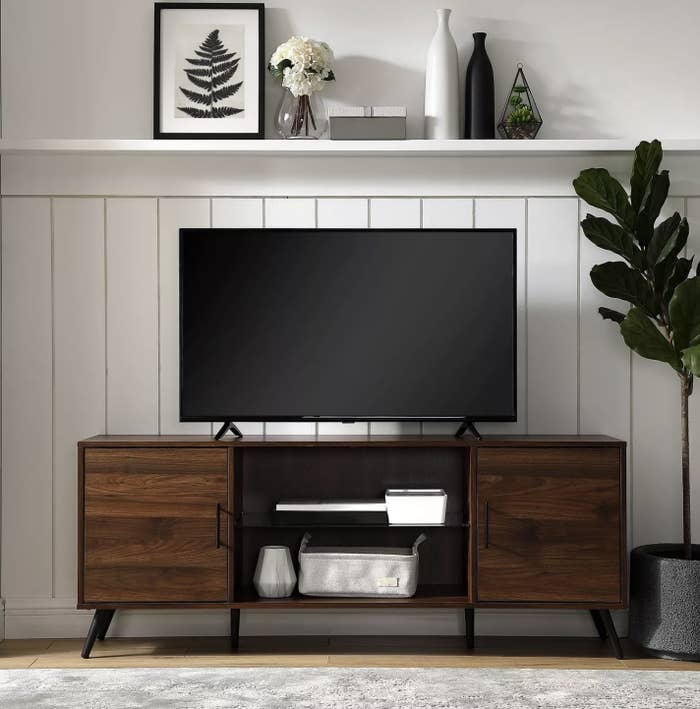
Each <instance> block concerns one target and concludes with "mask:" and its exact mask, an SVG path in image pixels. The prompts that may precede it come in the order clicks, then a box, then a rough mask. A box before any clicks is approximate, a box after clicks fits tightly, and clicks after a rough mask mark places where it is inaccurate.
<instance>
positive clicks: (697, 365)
mask: <svg viewBox="0 0 700 709" xmlns="http://www.w3.org/2000/svg"><path fill="white" fill-rule="evenodd" d="M683 364H684V365H685V366H686V368H687V369H688V370H689V371H690V373H691V374H693V375H694V376H696V377H700V344H699V345H693V346H692V347H686V348H685V349H684V350H683Z"/></svg>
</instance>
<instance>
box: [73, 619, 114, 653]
mask: <svg viewBox="0 0 700 709" xmlns="http://www.w3.org/2000/svg"><path fill="white" fill-rule="evenodd" d="M113 615H114V610H110V609H103V608H99V609H98V610H96V611H95V615H94V616H93V617H92V623H90V630H88V634H87V637H86V638H85V644H84V645H83V651H82V652H81V653H80V656H81V657H82V658H83V659H84V660H87V658H88V657H90V653H91V652H92V646H93V645H94V644H95V640H97V638H98V637H100V635H101V636H102V638H104V634H105V633H106V632H107V628H108V627H109V623H110V621H111V620H112V616H113Z"/></svg>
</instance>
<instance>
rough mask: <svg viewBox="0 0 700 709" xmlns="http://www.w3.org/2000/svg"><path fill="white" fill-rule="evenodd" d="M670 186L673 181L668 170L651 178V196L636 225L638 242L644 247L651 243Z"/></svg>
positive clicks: (645, 203)
mask: <svg viewBox="0 0 700 709" xmlns="http://www.w3.org/2000/svg"><path fill="white" fill-rule="evenodd" d="M670 186H671V181H670V180H669V177H668V170H662V171H661V172H660V173H659V174H658V175H654V176H653V177H652V178H651V187H650V188H649V195H648V197H647V199H646V201H645V202H644V209H642V211H641V212H640V213H639V216H638V218H637V222H636V225H635V226H636V234H637V240H638V241H639V243H640V244H642V245H643V246H646V245H647V244H648V243H649V242H650V241H651V238H652V235H653V233H654V225H655V224H656V220H657V219H658V218H659V214H661V209H662V208H663V206H664V203H665V202H666V197H668V190H669V188H670Z"/></svg>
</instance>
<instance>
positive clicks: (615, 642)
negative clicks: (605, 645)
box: [598, 610, 625, 660]
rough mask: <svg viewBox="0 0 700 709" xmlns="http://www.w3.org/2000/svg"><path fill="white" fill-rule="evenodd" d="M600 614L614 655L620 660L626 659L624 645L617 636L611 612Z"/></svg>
mask: <svg viewBox="0 0 700 709" xmlns="http://www.w3.org/2000/svg"><path fill="white" fill-rule="evenodd" d="M598 613H600V619H601V621H602V623H603V627H604V628H605V631H606V632H607V635H608V642H609V643H610V648H611V649H612V651H613V654H614V655H615V657H616V658H617V659H618V660H623V659H624V657H625V656H624V653H623V652H622V645H621V644H620V638H619V637H618V636H617V630H615V624H614V623H613V619H612V616H611V615H610V611H607V610H606V611H598Z"/></svg>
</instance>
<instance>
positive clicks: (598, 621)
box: [591, 609, 608, 640]
mask: <svg viewBox="0 0 700 709" xmlns="http://www.w3.org/2000/svg"><path fill="white" fill-rule="evenodd" d="M591 618H593V624H594V625H595V629H596V631H597V633H598V637H599V638H600V639H601V640H607V639H608V631H607V630H606V629H605V624H604V623H603V619H602V618H601V617H600V611H598V610H594V609H591Z"/></svg>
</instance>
